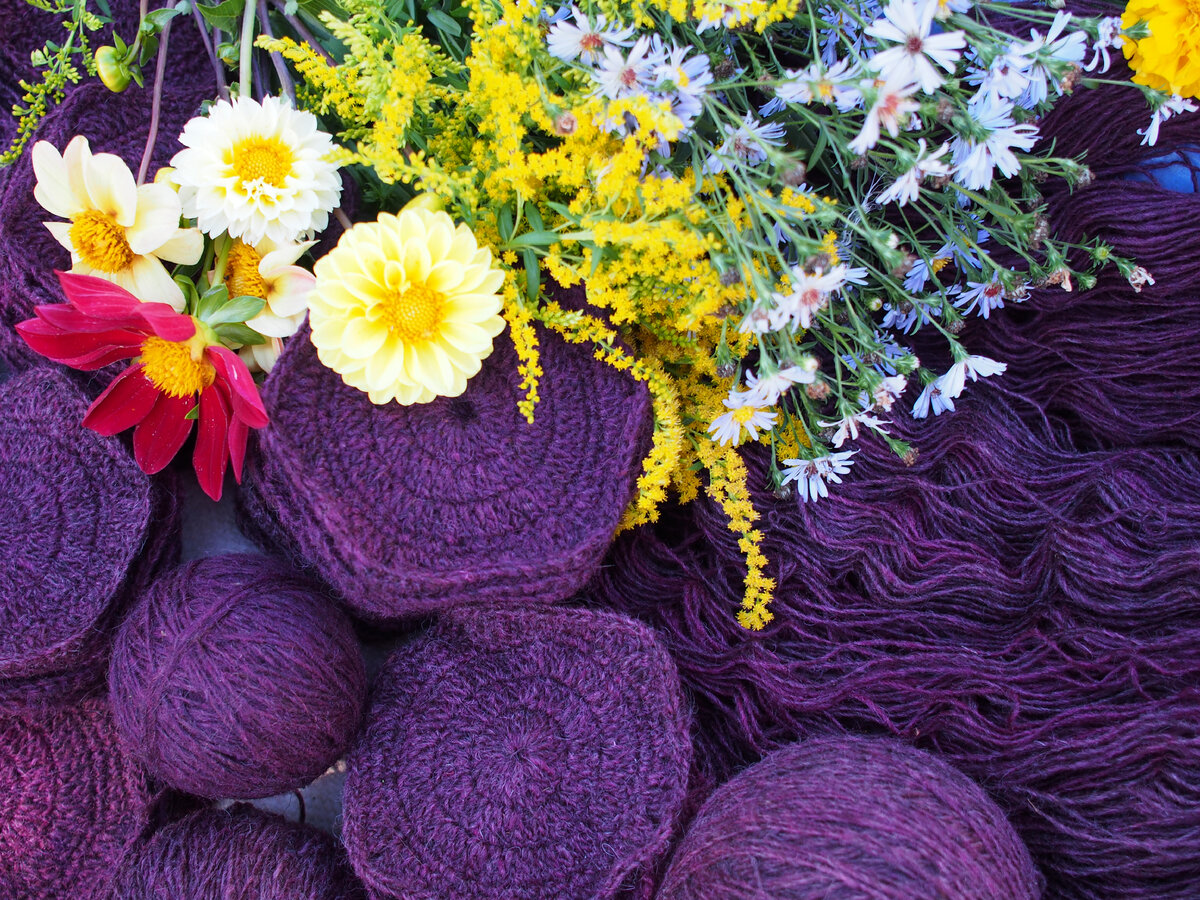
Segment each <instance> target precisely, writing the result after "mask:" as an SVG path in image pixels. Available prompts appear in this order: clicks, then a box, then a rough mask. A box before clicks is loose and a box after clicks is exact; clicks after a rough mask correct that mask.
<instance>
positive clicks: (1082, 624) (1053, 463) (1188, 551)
mask: <svg viewBox="0 0 1200 900" xmlns="http://www.w3.org/2000/svg"><path fill="white" fill-rule="evenodd" d="M1001 387H1002V382H1001ZM1019 408H1022V407H1021V400H1020V398H1018V397H1004V396H1002V395H1001V394H1000V392H999V391H998V390H997V389H996V388H995V387H994V386H993V385H991V384H980V385H973V386H972V388H971V390H970V391H969V392H968V393H967V394H966V395H965V396H964V397H963V398H962V403H961V405H960V410H959V412H957V413H954V414H953V415H950V416H943V417H941V418H940V419H939V420H936V421H925V422H912V421H911V420H906V419H904V418H903V417H900V416H896V417H895V418H896V419H897V421H896V424H895V426H894V430H895V433H897V434H898V435H900V436H902V437H904V438H905V439H908V440H912V441H913V442H914V443H915V444H916V445H917V446H919V447H920V448H921V452H920V453H919V454H918V455H917V457H916V460H915V462H914V464H913V465H912V466H911V467H908V468H906V467H905V466H904V465H903V464H902V463H901V462H900V461H899V460H898V459H897V458H896V457H895V456H894V455H892V454H891V453H890V452H889V451H888V450H887V449H886V448H884V447H882V446H880V445H878V444H876V443H874V442H871V441H865V442H863V443H862V444H861V447H862V449H861V452H860V453H859V454H858V455H857V456H856V457H855V460H856V465H855V467H854V469H853V471H852V472H851V474H850V475H849V476H847V477H846V478H845V479H844V483H843V484H842V485H839V486H838V489H837V490H836V491H831V492H830V496H829V497H828V498H827V499H823V500H821V501H820V502H819V503H816V504H801V503H799V502H798V501H796V500H795V499H793V500H791V501H788V502H780V501H777V500H774V499H773V497H772V495H771V494H770V493H768V492H767V491H766V490H765V487H766V484H767V478H766V468H765V463H764V461H763V460H762V459H761V458H760V456H759V455H757V454H748V463H749V466H750V479H751V485H752V487H753V488H754V493H753V502H754V504H755V507H756V509H758V510H759V511H760V512H761V513H762V521H761V524H762V526H763V529H764V534H765V548H764V549H765V551H766V554H767V556H768V557H769V558H770V559H771V560H772V562H773V564H774V567H773V572H772V574H774V575H775V577H776V578H777V579H778V590H777V593H776V599H775V600H774V602H773V604H772V606H771V609H772V611H773V612H774V614H775V621H774V622H772V623H771V624H770V625H769V626H768V627H767V629H766V630H765V631H763V632H761V633H751V632H747V631H745V630H743V629H741V628H740V627H739V626H738V625H737V622H736V619H735V616H734V613H735V612H736V610H737V608H738V603H739V599H740V596H741V591H742V587H741V578H742V575H743V572H744V569H743V568H742V565H741V562H740V559H741V557H740V553H739V550H738V547H737V535H736V534H734V533H733V532H731V531H729V529H728V527H727V523H726V520H725V518H724V516H723V515H722V513H721V511H720V510H719V509H718V508H715V507H714V506H713V505H712V504H710V503H709V502H707V501H701V502H698V503H696V504H693V505H692V506H690V507H688V508H687V509H686V510H684V511H679V510H676V511H674V512H673V513H668V514H666V515H665V516H664V521H663V522H662V523H661V524H660V525H659V526H658V527H656V528H653V529H650V528H643V529H639V530H638V531H637V532H635V533H632V534H630V535H627V536H624V537H623V538H621V539H620V540H618V542H617V544H616V546H615V548H614V551H613V553H612V555H611V557H610V559H609V563H610V564H609V565H607V566H605V567H603V568H602V569H601V571H600V575H599V576H598V578H597V579H596V581H595V583H594V585H593V588H594V590H595V591H596V593H597V595H598V597H599V598H600V600H601V601H602V602H604V603H605V604H606V605H609V606H611V607H615V608H617V609H620V610H623V611H625V612H629V613H633V614H635V615H637V616H639V617H641V618H643V619H645V620H646V621H648V622H649V623H650V624H652V625H654V626H655V627H656V628H657V629H658V631H659V633H660V635H661V636H662V637H663V639H664V640H665V641H666V643H667V645H668V647H669V648H670V650H671V651H672V654H673V656H674V658H675V660H676V662H677V664H678V666H679V669H680V674H681V677H682V679H683V681H684V684H685V685H686V686H687V687H688V688H689V689H690V691H691V693H692V695H693V697H694V700H695V703H696V708H697V719H698V722H697V728H696V734H697V769H698V771H697V773H696V775H695V777H696V780H697V782H699V783H703V782H705V781H707V782H708V783H710V784H711V783H718V782H720V781H721V780H723V779H725V778H728V777H729V775H730V774H731V773H732V772H734V771H736V770H737V769H738V768H740V767H741V766H744V765H745V764H746V763H747V762H750V761H752V760H753V759H755V758H756V757H757V756H759V755H761V754H763V753H765V752H767V751H769V750H770V749H772V748H774V747H777V746H779V745H781V744H783V743H788V742H791V741H793V740H795V739H796V738H797V737H798V736H804V735H808V734H812V733H816V732H822V731H829V730H838V729H846V730H851V731H859V732H876V733H884V734H892V735H896V736H899V737H901V738H903V739H904V740H906V741H907V742H909V743H913V744H918V745H920V746H922V747H925V748H928V749H930V750H933V751H935V752H937V753H938V754H939V755H941V757H942V758H944V759H945V760H946V761H948V762H949V763H951V764H952V765H954V766H955V767H957V768H959V769H961V770H962V771H963V772H965V773H966V774H967V775H968V776H970V777H971V778H973V779H975V780H976V781H978V782H979V783H981V784H983V785H984V786H986V787H987V789H988V790H989V792H990V793H991V794H992V796H993V797H994V798H995V799H996V800H997V802H998V803H999V805H1000V806H1001V808H1002V809H1004V810H1005V812H1006V813H1007V814H1008V815H1009V816H1010V819H1011V821H1012V822H1013V825H1014V826H1015V827H1016V829H1017V832H1018V833H1019V834H1020V835H1021V837H1022V838H1023V839H1024V841H1025V842H1026V844H1027V845H1028V846H1029V848H1030V851H1031V852H1032V854H1033V858H1034V860H1035V862H1037V864H1038V865H1039V867H1040V868H1041V869H1042V871H1043V872H1044V874H1045V875H1046V877H1047V879H1048V893H1047V897H1048V898H1050V900H1111V898H1114V897H1121V898H1122V900H1151V898H1153V900H1174V898H1177V900H1185V898H1194V897H1196V896H1198V895H1200V867H1198V866H1197V860H1200V829H1198V828H1197V819H1196V810H1197V809H1200V555H1198V554H1197V553H1196V547H1197V546H1200V459H1197V457H1196V455H1195V454H1192V453H1190V452H1188V453H1184V452H1173V451H1170V450H1165V449H1139V448H1131V449H1124V450H1118V451H1098V452H1092V453H1078V452H1075V451H1073V450H1072V449H1070V448H1069V447H1065V446H1063V445H1061V444H1059V443H1057V442H1056V440H1055V437H1054V435H1053V433H1052V432H1051V429H1050V427H1049V425H1048V424H1046V423H1042V424H1040V425H1039V426H1037V427H1036V428H1035V427H1031V426H1030V425H1028V424H1026V422H1024V421H1022V418H1021V417H1020V416H1018V414H1017V412H1016V411H1015V410H1016V409H1019ZM1025 408H1032V407H1029V406H1028V405H1026V407H1025ZM1026 418H1027V420H1029V421H1033V420H1034V418H1035V417H1034V416H1033V415H1032V414H1030V415H1027V416H1026Z"/></svg>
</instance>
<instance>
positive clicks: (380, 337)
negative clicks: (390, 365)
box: [342, 316, 388, 360]
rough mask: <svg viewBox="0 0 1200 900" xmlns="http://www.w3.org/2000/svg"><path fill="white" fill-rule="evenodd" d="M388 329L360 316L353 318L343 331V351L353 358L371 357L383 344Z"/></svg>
mask: <svg viewBox="0 0 1200 900" xmlns="http://www.w3.org/2000/svg"><path fill="white" fill-rule="evenodd" d="M387 334H388V333H387V329H386V328H382V327H380V326H378V325H375V324H373V323H371V322H368V321H367V320H366V319H364V318H362V317H361V316H360V317H357V318H354V319H351V320H350V321H349V322H348V323H347V324H346V330H345V331H344V332H343V333H342V352H343V353H345V354H346V355H347V356H349V357H352V358H353V359H363V360H365V359H369V358H370V357H371V354H373V353H375V352H377V351H378V350H379V348H380V347H382V346H383V342H384V340H385V339H386V338H387Z"/></svg>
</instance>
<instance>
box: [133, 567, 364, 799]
mask: <svg viewBox="0 0 1200 900" xmlns="http://www.w3.org/2000/svg"><path fill="white" fill-rule="evenodd" d="M109 686H110V691H111V695H112V703H113V711H114V714H115V716H116V720H117V725H118V727H119V729H120V733H121V737H122V740H123V741H124V743H125V745H126V747H127V748H128V749H129V751H130V752H131V753H132V754H133V755H134V756H135V757H137V758H138V759H139V760H141V761H142V762H143V763H144V764H145V765H146V767H147V768H148V769H149V770H150V771H151V772H152V773H153V774H155V775H156V776H158V777H160V778H161V779H162V780H163V781H164V782H165V783H167V784H169V785H171V786H172V787H176V788H179V789H181V790H185V791H189V792H191V793H194V794H198V795H200V796H203V797H213V798H218V797H231V798H237V799H240V798H255V797H266V796H269V795H271V794H276V793H279V792H281V791H285V790H291V789H293V788H297V787H300V786H302V785H304V784H307V783H308V782H309V781H311V780H312V779H314V778H316V777H317V776H318V775H320V774H321V773H322V772H324V771H325V770H326V769H327V768H328V767H329V765H330V764H332V763H333V762H334V761H336V760H337V759H338V757H339V756H340V755H341V754H342V752H343V751H344V750H345V749H346V747H347V746H348V745H349V743H350V741H351V740H352V739H353V737H354V733H355V729H356V728H357V726H358V722H359V719H360V717H361V714H362V709H363V706H364V703H365V693H366V678H365V673H364V670H363V663H362V658H361V656H360V655H359V650H358V643H357V641H356V639H355V635H354V631H353V629H352V628H351V626H350V622H349V620H348V619H347V618H346V616H345V615H344V614H343V613H342V612H341V611H340V610H339V609H338V608H337V607H336V606H334V605H333V604H332V603H331V601H330V600H329V599H328V598H327V597H326V596H324V595H322V594H321V593H319V592H318V590H317V589H316V588H315V587H314V586H313V585H312V584H311V583H309V582H308V581H306V580H305V579H302V578H300V577H298V576H296V575H295V574H294V573H292V572H290V571H289V570H287V569H285V568H283V567H282V566H280V565H279V564H277V563H274V562H272V561H270V560H268V559H266V558H265V557H261V556H255V555H251V554H239V555H229V556H215V557H209V558H207V559H201V560H197V561H195V562H192V563H188V564H187V565H184V566H182V567H180V568H178V569H175V570H174V571H172V572H170V573H168V574H167V575H165V576H163V577H162V578H160V579H159V580H158V581H156V582H155V583H154V584H153V585H151V587H150V588H149V590H147V591H146V592H145V593H144V594H143V595H142V597H141V598H140V599H139V600H138V602H137V604H136V605H135V606H134V608H133V609H132V610H131V611H130V613H129V615H128V616H127V618H126V619H125V621H124V622H123V623H122V624H121V628H120V630H119V632H118V635H117V640H116V643H115V645H114V647H113V655H112V662H111V665H110V668H109Z"/></svg>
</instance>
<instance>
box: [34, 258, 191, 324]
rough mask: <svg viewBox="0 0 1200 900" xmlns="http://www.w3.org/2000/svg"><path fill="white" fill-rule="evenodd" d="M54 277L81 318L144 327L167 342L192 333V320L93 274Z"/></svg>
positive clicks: (64, 274)
mask: <svg viewBox="0 0 1200 900" xmlns="http://www.w3.org/2000/svg"><path fill="white" fill-rule="evenodd" d="M56 274H57V275H58V280H59V282H60V283H61V284H62V289H63V293H64V294H66V297H67V300H68V301H69V302H70V304H71V305H72V306H74V307H75V308H76V309H78V310H79V311H80V312H81V313H83V314H84V315H85V316H89V317H90V318H93V319H101V320H105V321H110V322H113V323H114V324H119V325H120V327H123V328H128V327H135V326H136V325H145V327H146V329H147V330H149V331H151V332H153V333H154V334H156V335H158V336H159V337H160V338H162V339H163V340H167V341H186V340H187V339H188V338H190V337H191V336H192V335H194V334H195V333H196V323H195V322H193V321H192V318H191V317H190V316H185V315H182V314H181V313H177V312H175V310H174V309H172V308H171V307H170V306H169V305H168V304H166V303H143V302H142V301H141V300H139V299H138V298H137V297H135V296H133V294H131V293H129V291H127V290H125V289H124V288H123V287H118V286H117V285H115V284H113V283H112V282H111V281H106V280H105V279H103V278H96V277H95V276H94V275H72V274H71V273H70V272H58V273H56Z"/></svg>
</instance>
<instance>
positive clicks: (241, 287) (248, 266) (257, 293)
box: [225, 240, 267, 300]
mask: <svg viewBox="0 0 1200 900" xmlns="http://www.w3.org/2000/svg"><path fill="white" fill-rule="evenodd" d="M260 262H262V257H261V256H259V255H258V251H257V250H255V249H254V248H253V247H251V246H250V245H249V244H244V243H242V241H240V240H236V241H234V242H233V246H231V247H230V248H229V258H228V260H226V263H225V287H226V288H228V289H229V296H230V297H231V298H233V297H258V299H260V300H266V299H267V283H266V282H265V281H263V277H262V276H261V275H260V274H258V264H259V263H260Z"/></svg>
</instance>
